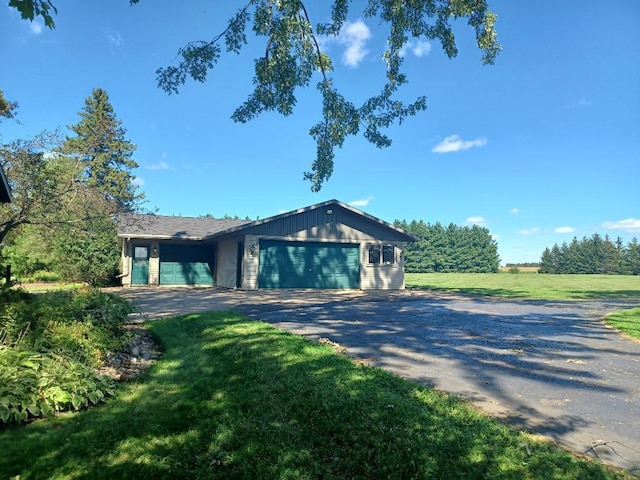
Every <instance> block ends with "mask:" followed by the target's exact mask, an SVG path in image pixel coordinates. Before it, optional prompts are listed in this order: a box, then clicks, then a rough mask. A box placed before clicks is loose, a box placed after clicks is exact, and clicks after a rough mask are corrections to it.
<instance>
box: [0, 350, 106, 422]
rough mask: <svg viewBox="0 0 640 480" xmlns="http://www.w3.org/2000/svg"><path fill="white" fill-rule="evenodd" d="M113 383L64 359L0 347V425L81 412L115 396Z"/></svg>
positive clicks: (86, 368) (78, 363)
mask: <svg viewBox="0 0 640 480" xmlns="http://www.w3.org/2000/svg"><path fill="white" fill-rule="evenodd" d="M114 388H115V386H114V382H113V381H112V380H111V379H109V378H107V377H102V376H100V375H97V374H96V373H95V371H94V370H93V368H90V367H88V366H87V365H84V364H82V363H80V362H78V361H74V360H72V359H70V358H68V357H66V356H63V355H52V354H44V353H37V352H33V351H29V350H23V349H22V348H21V347H20V346H14V347H13V348H11V347H8V346H6V345H5V346H0V423H19V422H24V421H27V420H29V419H30V418H35V417H46V416H49V415H51V414H53V413H56V412H60V411H64V410H79V409H81V408H84V407H88V406H90V405H94V404H97V403H99V402H101V401H103V400H104V399H105V398H107V397H108V396H111V395H113V394H114Z"/></svg>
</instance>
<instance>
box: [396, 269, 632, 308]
mask: <svg viewBox="0 0 640 480" xmlns="http://www.w3.org/2000/svg"><path fill="white" fill-rule="evenodd" d="M405 281H406V284H407V287H408V288H418V289H423V290H441V291H443V290H444V291H451V292H456V293H464V294H468V295H488V296H492V297H506V298H536V299H542V300H581V299H596V298H622V299H637V300H638V302H639V305H640V276H637V275H635V276H634V275H551V274H536V275H533V274H531V275H529V274H526V275H523V274H503V273H499V274H495V273H493V274H492V273H407V274H406V276H405Z"/></svg>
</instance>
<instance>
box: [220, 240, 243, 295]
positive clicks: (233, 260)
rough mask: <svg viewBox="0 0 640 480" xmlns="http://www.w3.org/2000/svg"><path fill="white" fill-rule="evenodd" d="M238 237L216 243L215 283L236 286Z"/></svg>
mask: <svg viewBox="0 0 640 480" xmlns="http://www.w3.org/2000/svg"><path fill="white" fill-rule="evenodd" d="M239 240H241V238H240V237H236V238H234V239H232V240H225V241H222V242H220V243H218V256H217V259H216V267H217V269H216V272H217V273H216V285H217V286H218V287H224V288H236V268H237V265H238V241H239Z"/></svg>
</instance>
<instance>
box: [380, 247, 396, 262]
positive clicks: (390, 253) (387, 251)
mask: <svg viewBox="0 0 640 480" xmlns="http://www.w3.org/2000/svg"><path fill="white" fill-rule="evenodd" d="M394 254H395V248H394V247H393V245H384V246H383V247H382V263H384V264H385V265H392V264H393V263H394V260H395V255H394Z"/></svg>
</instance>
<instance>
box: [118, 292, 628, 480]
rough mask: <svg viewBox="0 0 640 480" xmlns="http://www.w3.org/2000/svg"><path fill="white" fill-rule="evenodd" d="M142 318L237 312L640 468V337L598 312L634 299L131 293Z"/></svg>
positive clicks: (571, 445) (584, 449) (514, 422)
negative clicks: (323, 340)
mask: <svg viewBox="0 0 640 480" xmlns="http://www.w3.org/2000/svg"><path fill="white" fill-rule="evenodd" d="M118 292H119V293H121V294H123V295H124V296H126V297H128V298H130V299H132V300H133V301H134V302H135V303H136V305H137V306H138V308H139V310H140V312H142V314H143V315H142V316H143V318H148V319H154V318H159V317H165V316H172V315H177V314H183V313H189V312H199V311H206V310H217V309H232V310H234V311H237V312H239V313H242V314H245V315H248V316H250V317H253V318H257V319H261V320H264V321H266V322H269V323H271V324H273V325H274V326H276V327H278V328H282V329H286V330H288V331H291V332H293V333H296V334H299V335H304V336H306V337H309V338H314V339H318V338H328V339H329V340H331V341H333V342H337V343H339V344H340V345H342V346H343V347H346V348H347V354H348V355H350V356H352V357H354V358H358V359H360V360H361V361H363V362H366V363H368V364H370V365H372V366H376V367H380V368H384V369H386V370H389V371H391V372H393V373H395V374H398V375H400V376H402V377H405V378H409V379H412V380H416V381H418V382H421V383H423V384H427V385H430V386H433V387H435V388H437V389H440V390H444V391H447V392H450V393H452V394H455V395H459V396H462V397H464V398H466V399H468V400H469V401H470V402H472V403H473V404H474V405H476V406H477V407H478V408H480V409H482V410H484V411H486V412H487V413H489V414H491V415H493V416H497V417H500V418H503V419H505V420H507V421H508V422H509V423H511V424H512V425H515V426H516V427H518V428H523V429H526V430H528V431H530V432H535V433H539V434H541V435H544V436H546V437H549V438H550V439H552V440H553V441H555V442H556V443H558V444H560V445H563V446H565V447H567V448H570V449H572V450H574V451H576V452H580V453H587V454H588V455H591V456H597V457H599V458H601V459H602V460H603V461H605V462H608V463H611V464H614V465H616V466H619V467H623V468H626V469H628V470H630V471H632V472H634V473H636V474H639V475H640V342H638V341H634V340H630V339H628V338H625V337H623V336H622V335H620V334H618V333H617V332H616V331H615V330H613V329H611V328H609V327H607V326H606V325H605V324H604V323H603V322H602V321H601V320H600V319H601V318H602V317H603V316H604V315H606V314H607V313H610V312H612V311H615V310H620V309H623V308H630V307H633V306H637V304H631V303H628V302H616V301H597V302H596V301H590V302H580V303H577V302H549V301H527V300H503V299H498V300H497V299H493V298H481V297H464V296H459V295H446V294H438V293H432V292H419V291H410V290H406V291H395V292H361V291H353V292H349V291H297V290H296V291H259V292H244V291H234V290H222V289H164V288H163V289H157V288H156V289H153V288H141V289H134V288H131V289H125V290H119V291H118Z"/></svg>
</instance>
